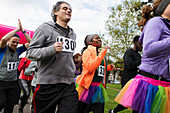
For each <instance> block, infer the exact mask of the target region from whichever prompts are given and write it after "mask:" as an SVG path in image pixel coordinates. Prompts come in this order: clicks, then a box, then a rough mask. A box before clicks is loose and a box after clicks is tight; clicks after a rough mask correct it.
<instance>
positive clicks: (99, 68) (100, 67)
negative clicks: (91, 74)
mask: <svg viewBox="0 0 170 113" xmlns="http://www.w3.org/2000/svg"><path fill="white" fill-rule="evenodd" d="M98 76H100V77H104V66H102V65H100V66H99V67H98Z"/></svg>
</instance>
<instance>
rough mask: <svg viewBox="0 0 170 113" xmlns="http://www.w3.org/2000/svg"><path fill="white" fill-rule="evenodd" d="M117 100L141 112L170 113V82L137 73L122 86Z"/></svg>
mask: <svg viewBox="0 0 170 113" xmlns="http://www.w3.org/2000/svg"><path fill="white" fill-rule="evenodd" d="M115 101H116V102H118V103H119V104H121V105H123V106H125V107H127V108H130V109H132V110H135V111H139V113H170V82H165V81H160V80H155V79H152V78H148V77H145V76H142V75H137V76H136V77H135V78H133V79H131V80H130V81H128V83H127V84H126V85H125V86H124V87H123V88H122V90H121V91H120V92H119V94H118V95H117V97H116V98H115Z"/></svg>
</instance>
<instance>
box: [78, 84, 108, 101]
mask: <svg viewBox="0 0 170 113" xmlns="http://www.w3.org/2000/svg"><path fill="white" fill-rule="evenodd" d="M76 89H77V92H78V95H79V101H82V102H85V103H96V102H97V103H105V101H106V100H108V96H107V92H106V90H105V88H104V87H103V85H102V84H101V83H96V82H92V84H91V85H90V87H89V89H86V88H84V87H82V86H78V87H77V88H76Z"/></svg>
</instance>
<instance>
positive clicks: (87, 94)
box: [76, 34, 114, 113]
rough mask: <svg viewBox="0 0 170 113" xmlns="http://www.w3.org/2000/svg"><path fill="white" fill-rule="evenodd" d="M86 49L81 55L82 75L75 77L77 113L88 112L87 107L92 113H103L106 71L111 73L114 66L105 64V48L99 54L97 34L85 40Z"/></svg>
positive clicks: (99, 41)
mask: <svg viewBox="0 0 170 113" xmlns="http://www.w3.org/2000/svg"><path fill="white" fill-rule="evenodd" d="M84 42H85V45H86V47H85V48H84V49H83V55H82V62H83V63H82V65H83V71H82V74H81V75H79V76H78V77H77V80H76V83H77V84H78V85H79V86H78V88H77V91H78V93H79V104H78V113H86V112H89V111H90V109H89V106H88V105H90V106H91V109H92V111H93V112H94V113H104V104H105V101H106V100H107V94H106V90H105V85H106V70H107V71H111V70H113V69H114V65H113V64H111V65H108V66H107V64H106V59H105V58H104V56H105V54H106V52H107V49H110V47H108V46H105V47H103V48H102V50H101V52H99V51H98V49H99V48H101V45H102V42H101V39H100V37H99V35H97V34H91V35H88V36H87V37H86V38H85V41H84Z"/></svg>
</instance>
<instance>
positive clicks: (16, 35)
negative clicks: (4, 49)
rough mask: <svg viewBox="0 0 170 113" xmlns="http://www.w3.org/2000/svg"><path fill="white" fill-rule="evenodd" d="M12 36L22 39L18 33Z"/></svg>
mask: <svg viewBox="0 0 170 113" xmlns="http://www.w3.org/2000/svg"><path fill="white" fill-rule="evenodd" d="M12 37H18V38H19V39H20V37H19V35H18V34H15V35H14V36H12Z"/></svg>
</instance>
